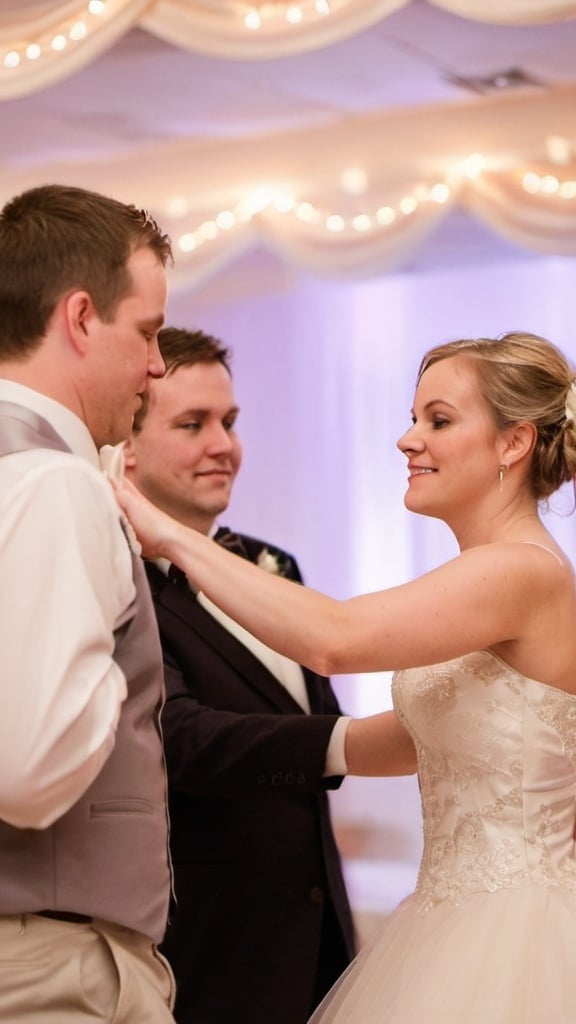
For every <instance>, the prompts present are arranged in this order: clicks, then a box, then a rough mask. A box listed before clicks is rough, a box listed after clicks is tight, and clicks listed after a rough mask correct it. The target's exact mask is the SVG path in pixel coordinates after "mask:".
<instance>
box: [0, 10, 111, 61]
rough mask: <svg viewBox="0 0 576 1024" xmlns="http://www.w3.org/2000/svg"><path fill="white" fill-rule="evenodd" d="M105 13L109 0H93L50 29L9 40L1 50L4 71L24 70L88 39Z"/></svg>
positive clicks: (0, 58)
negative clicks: (11, 41) (40, 33)
mask: <svg viewBox="0 0 576 1024" xmlns="http://www.w3.org/2000/svg"><path fill="white" fill-rule="evenodd" d="M105 13H106V0H89V2H88V3H85V4H83V5H82V6H79V7H78V9H77V10H76V11H75V12H74V14H73V15H71V16H70V17H68V18H67V19H66V20H65V21H62V22H61V23H60V24H59V25H57V26H56V27H55V28H53V29H52V30H51V31H50V32H44V33H43V34H42V35H40V36H37V37H36V38H33V39H21V40H18V41H15V42H13V43H11V44H9V45H8V46H7V47H6V48H5V49H3V50H1V51H0V72H1V71H5V72H14V71H17V70H20V71H23V70H25V68H26V66H27V65H29V64H30V63H33V62H35V61H39V60H42V59H48V58H52V59H53V58H54V57H55V55H57V54H60V53H62V52H63V51H64V50H66V49H68V47H69V46H74V45H75V44H78V43H81V42H82V41H83V40H85V39H86V37H87V36H88V35H89V34H90V32H91V30H92V28H93V27H94V26H95V25H96V24H97V23H98V22H99V21H101V19H102V16H103V15H104V14H105Z"/></svg>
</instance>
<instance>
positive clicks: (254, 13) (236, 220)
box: [0, 0, 576, 284]
mask: <svg viewBox="0 0 576 1024" xmlns="http://www.w3.org/2000/svg"><path fill="white" fill-rule="evenodd" d="M410 8H412V9H413V12H415V13H416V14H418V13H419V14H420V15H421V16H426V15H428V17H431V15H432V13H433V12H435V14H434V18H436V19H437V20H438V23H439V24H441V25H442V26H445V36H446V38H445V39H444V40H443V44H444V47H445V48H447V50H448V51H449V49H450V38H449V34H450V32H451V30H452V28H454V30H458V32H460V33H461V32H462V23H461V21H460V19H467V20H468V23H469V25H470V26H474V25H476V28H477V32H478V36H480V28H479V24H478V23H489V24H491V25H492V26H495V25H498V26H501V27H499V28H498V29H496V28H493V29H492V31H493V32H499V41H500V42H501V46H500V50H499V53H500V60H499V68H502V67H504V68H506V67H511V66H513V63H514V60H515V59H516V49H515V46H516V45H517V41H518V37H517V35H514V38H512V35H510V33H512V29H511V28H510V27H505V26H532V29H531V35H530V40H531V41H532V44H533V45H532V51H531V56H532V62H533V63H534V62H535V64H536V65H538V60H537V59H536V57H535V54H536V52H537V50H538V44H539V43H540V46H541V49H545V47H546V38H548V37H545V33H546V32H547V31H550V30H548V29H546V28H540V29H538V28H536V27H534V26H537V25H541V26H550V25H553V24H554V23H558V22H562V21H566V22H569V24H567V25H566V26H564V29H565V31H566V32H567V33H568V32H569V33H571V36H570V37H568V36H567V39H569V38H571V40H572V44H573V48H572V55H573V58H574V57H576V31H575V30H576V25H575V24H574V22H573V21H572V19H576V0H420V2H418V0H300V2H299V3H298V2H286V3H278V2H261V0H255V2H250V0H246V2H244V0H242V2H240V0H212V2H206V0H156V2H150V0H66V2H59V3H58V2H51V3H48V2H37V0H19V2H18V3H16V2H15V0H12V2H10V0H2V2H0V131H2V128H3V126H4V128H5V127H6V121H3V120H2V118H3V116H4V117H6V118H7V117H9V116H10V115H11V118H12V120H11V124H13V125H14V127H15V126H16V122H17V120H18V119H19V118H20V117H24V118H25V117H26V116H27V114H28V112H29V111H30V110H31V109H32V107H31V104H32V103H33V102H34V99H35V97H37V96H38V95H39V94H41V93H43V92H45V93H46V97H47V98H48V99H50V98H53V97H56V96H60V95H62V92H63V89H64V88H66V89H67V90H68V96H69V97H70V96H73V95H74V92H73V91H74V89H75V88H76V86H77V85H79V84H81V83H82V82H83V81H84V80H85V79H86V76H88V75H90V74H91V73H93V71H94V69H96V68H99V67H100V66H101V67H102V68H103V69H104V66H105V65H104V62H105V61H106V60H107V59H108V55H109V56H110V60H112V58H113V56H114V54H115V53H116V52H117V50H118V48H119V47H121V46H122V45H123V41H124V40H125V38H127V37H128V34H129V32H130V30H132V36H133V35H134V31H133V30H137V31H136V37H135V38H136V43H135V44H134V45H133V46H132V49H131V53H132V55H133V57H136V55H137V50H138V43H139V42H140V43H143V42H145V39H146V35H145V33H146V34H148V37H149V38H150V37H153V38H155V39H156V43H155V44H154V45H155V46H160V43H159V42H158V40H162V45H164V44H170V46H169V47H165V49H166V51H167V52H168V53H169V52H172V48H173V47H174V48H175V47H177V48H178V49H174V50H173V53H174V55H176V54H179V55H181V54H182V51H183V50H186V51H191V53H190V55H189V57H188V58H187V59H189V61H190V65H189V66H190V69H191V73H192V69H193V68H194V67H198V63H199V61H204V64H202V65H201V68H204V69H206V68H207V67H208V64H206V61H208V62H210V61H212V60H213V59H218V60H219V61H220V64H219V65H218V66H219V67H222V66H223V63H224V62H229V67H230V69H231V70H236V69H238V68H242V69H243V68H245V67H247V66H248V64H247V63H246V62H250V63H251V65H254V63H258V62H261V65H262V67H265V68H267V69H268V72H267V73H268V75H270V68H271V67H272V65H276V66H279V65H281V64H282V62H286V64H287V65H288V64H289V63H290V61H294V60H295V59H296V55H298V54H312V53H316V52H321V51H325V50H327V51H328V52H330V53H339V54H340V55H342V54H343V53H344V52H345V51H343V50H342V46H343V45H344V41H346V40H352V39H353V38H354V37H355V36H357V35H358V33H361V32H362V31H363V32H364V33H365V36H366V38H368V34H367V29H368V27H369V26H375V27H379V26H381V25H382V24H384V23H386V24H388V25H393V24H394V25H396V26H397V25H398V24H399V21H398V18H400V17H402V16H403V15H401V14H400V13H396V12H401V11H403V9H404V13H405V14H410V13H411V11H410ZM441 11H442V12H448V14H442V15H441V14H440V12H441ZM388 19H389V20H388ZM439 19H440V20H439ZM557 27H558V26H557ZM142 29H143V30H145V32H142ZM528 31H529V30H528V29H525V30H524V34H525V35H526V33H527V32H528ZM138 33H139V35H138ZM506 33H509V35H506ZM537 33H540V35H539V36H538V35H537ZM365 36H362V35H361V36H360V37H359V38H360V39H364V38H365ZM508 38H509V39H510V46H511V48H510V55H509V57H508V54H507V49H506V45H505V44H506V40H507V39H508ZM554 38H555V39H556V40H558V39H559V36H558V35H555V37H554ZM410 42H411V39H410V36H409V33H408V34H407V35H405V36H404V38H403V40H402V44H403V47H404V51H407V50H408V49H409V46H410ZM566 45H569V44H568V43H566V41H565V46H566ZM142 48H143V51H144V52H143V59H144V60H145V59H146V46H145V45H144V46H143V47H142ZM194 54H196V55H199V54H200V55H208V56H203V57H194V56H193V55H194ZM564 56H565V54H564ZM238 62H242V63H240V64H239V63H238ZM462 63H464V64H465V63H466V62H461V63H460V64H459V65H458V66H457V69H458V73H459V75H460V76H461V75H462V74H465V73H466V71H467V67H466V66H464V67H463V66H462ZM552 63H553V61H552ZM106 66H109V67H111V68H112V67H113V64H110V65H106ZM149 66H150V67H151V68H152V66H153V65H152V64H150V65H149ZM311 67H312V65H311V64H308V65H307V68H308V69H310V68H311ZM572 67H573V74H572V73H570V74H568V75H567V74H563V75H562V74H561V75H559V76H557V77H556V76H555V77H554V80H553V81H552V82H551V83H550V75H548V77H547V78H546V80H545V81H543V82H542V87H538V82H536V84H535V85H533V86H532V87H531V86H530V83H528V85H527V86H526V87H524V88H521V89H516V90H514V91H513V92H512V91H510V92H506V91H502V92H501V93H494V94H492V95H480V96H474V97H473V98H472V97H470V98H468V97H467V98H465V99H463V98H461V97H464V96H465V95H466V94H464V93H460V94H455V95H454V94H452V95H450V96H449V97H448V99H449V102H440V103H436V102H432V103H429V104H426V105H422V104H418V103H417V102H416V103H414V102H412V103H409V104H407V105H404V104H402V102H401V103H400V105H399V106H398V107H394V105H392V106H390V105H388V106H385V107H381V108H378V107H376V108H375V107H374V106H373V104H372V103H371V102H369V101H368V102H367V103H366V105H365V108H364V109H362V108H361V107H356V109H353V110H352V111H351V110H350V109H348V108H346V107H344V109H343V110H341V111H340V110H338V104H335V109H332V110H330V109H328V110H325V111H324V113H323V114H322V111H321V113H320V115H318V114H316V115H315V116H313V117H311V118H310V117H309V116H305V117H304V118H303V121H302V125H303V127H301V128H299V129H298V130H295V128H296V125H297V123H298V122H297V120H296V122H295V123H291V124H290V128H291V130H290V131H285V130H281V128H282V127H283V126H282V125H281V126H280V129H279V130H276V131H274V132H271V131H269V130H267V131H264V132H262V131H260V132H244V133H243V134H242V133H241V134H238V133H237V132H234V130H233V128H232V129H230V130H229V131H228V132H227V133H222V132H221V131H215V132H214V133H211V132H210V129H209V121H207V122H206V124H205V125H204V126H203V127H202V129H201V130H200V131H195V132H190V133H189V134H187V132H186V130H185V129H184V130H183V131H180V132H178V133H177V135H176V137H170V133H169V132H166V137H164V138H163V137H162V135H163V132H162V123H161V118H160V124H158V125H157V130H156V137H155V139H154V141H153V142H152V143H151V142H150V141H149V137H148V136H146V134H145V136H144V138H143V139H142V140H140V139H139V138H138V137H131V138H130V139H129V140H128V139H126V140H125V144H124V145H119V146H117V147H116V148H115V150H114V151H110V152H106V153H104V152H100V153H98V154H95V155H93V156H92V155H91V156H90V158H89V159H86V158H83V156H82V154H78V153H76V154H75V157H74V159H72V160H71V159H70V158H69V156H68V157H67V158H66V159H65V160H62V159H54V158H53V154H55V155H57V156H59V155H60V150H59V147H58V139H57V138H55V139H54V149H53V151H51V152H50V158H49V159H45V158H44V159H42V158H38V156H35V157H34V156H32V154H33V153H34V137H32V138H31V139H30V140H29V143H28V141H27V143H26V158H24V157H23V156H21V157H20V158H19V159H15V158H14V157H15V153H11V152H10V138H9V136H8V139H7V138H6V131H5V130H4V132H3V134H4V140H5V141H4V144H3V146H2V147H1V148H0V161H1V162H2V176H1V179H0V180H1V187H0V192H1V195H0V198H1V199H2V201H4V200H5V199H6V198H7V197H8V196H9V195H11V194H12V193H14V192H17V191H19V190H20V189H21V188H23V187H27V186H28V185H33V184H36V183H38V182H41V181H46V180H60V181H67V182H70V183H77V184H82V185H85V186H87V187H94V188H99V189H100V190H102V191H107V192H109V193H111V194H114V195H117V196H118V197H120V198H125V199H127V200H130V201H131V200H137V201H138V202H140V203H142V204H146V205H148V206H149V207H150V209H151V210H152V211H153V212H154V213H155V214H156V215H157V216H158V218H159V220H160V221H161V223H162V224H163V225H165V226H166V228H167V230H169V232H170V234H171V235H172V237H173V239H174V242H175V248H176V250H177V267H176V278H177V280H179V281H180V282H182V283H186V284H187V283H194V282H197V281H200V280H201V279H203V278H205V277H206V276H207V275H209V274H211V273H212V272H213V271H214V270H215V269H216V268H218V267H219V266H221V265H222V264H223V263H224V262H225V261H227V260H229V259H230V258H231V257H232V256H233V255H234V254H236V253H238V252H239V251H240V250H242V249H244V248H247V247H250V246H251V245H252V244H254V242H256V241H259V240H260V241H262V240H264V242H265V244H266V245H267V246H269V247H271V248H273V249H276V250H277V251H278V252H280V253H281V254H282V255H283V256H284V257H285V258H286V259H288V260H290V261H291V262H293V263H296V264H298V265H300V266H302V267H305V268H307V269H310V270H312V271H314V272H316V273H320V274H331V275H344V276H348V277H350V276H368V275H370V274H374V273H381V272H383V271H385V270H387V269H390V268H392V267H395V266H398V265H400V264H401V263H402V262H403V261H404V260H405V259H406V257H407V256H408V254H409V253H411V252H413V251H414V249H415V248H417V247H418V245H419V244H420V243H421V242H422V240H423V239H424V238H427V237H428V236H430V235H431V234H432V233H433V232H434V230H435V228H436V226H437V225H438V224H439V223H440V221H442V220H443V219H444V218H446V217H447V216H448V215H449V213H450V211H451V210H453V209H454V208H455V207H457V206H459V207H462V208H463V209H465V210H466V211H468V212H469V213H471V214H472V215H473V217H475V218H478V219H479V220H481V221H482V222H483V223H484V224H486V225H488V226H489V228H490V229H491V230H492V231H494V232H495V233H497V234H499V235H500V236H502V237H504V238H506V239H508V240H509V241H511V242H513V243H514V244H516V245H519V246H524V247H526V248H528V249H531V250H534V251H538V252H548V253H557V254H562V255H572V256H573V255H576V161H575V153H576V62H575V61H574V59H573V60H572ZM83 68H84V69H85V70H84V71H82V69H83ZM381 68H382V76H385V75H386V74H390V73H391V72H390V69H389V68H387V67H385V66H384V65H383V64H382V65H381ZM549 68H550V64H548V71H549ZM495 70H498V68H496V69H495ZM570 71H571V72H572V68H571V69H570ZM335 73H336V74H337V76H338V77H337V82H338V89H339V95H342V93H343V92H344V91H345V89H346V86H347V76H348V75H349V85H350V91H351V94H352V93H354V91H355V90H356V89H357V88H358V87H357V79H358V77H359V75H361V69H360V70H359V67H358V65H356V68H355V69H350V68H348V67H346V66H345V65H344V66H342V67H341V68H339V69H338V68H336V72H335ZM190 82H191V88H192V89H194V86H195V84H196V85H198V84H199V87H200V88H202V71H200V74H199V76H198V78H197V79H196V80H194V79H193V78H191V79H190ZM58 83H61V84H60V92H59V86H58ZM305 85H306V83H303V84H302V88H303V91H304V96H305V95H306V94H305ZM163 88H164V82H163V81H162V79H161V78H160V79H157V80H156V82H155V90H156V93H157V96H158V100H159V107H160V108H161V100H162V90H163ZM367 92H368V93H369V92H370V89H369V88H368V90H367ZM203 96H204V97H205V101H206V105H207V107H208V108H209V106H210V95H209V94H204V93H203ZM122 98H123V97H122V87H120V91H119V92H118V95H117V100H115V99H114V98H112V100H111V101H110V100H108V103H107V109H108V113H109V117H110V119H111V121H113V120H114V116H115V105H116V102H117V103H118V104H119V105H120V104H121V102H122ZM48 99H47V100H46V102H48ZM82 102H83V101H82V90H80V92H79V102H78V111H77V112H76V121H77V124H78V123H79V122H80V120H81V118H82ZM52 107H54V102H52ZM309 108H310V104H308V110H307V109H306V103H305V104H304V112H305V115H307V114H309ZM351 113H352V116H350V114H351ZM87 117H88V115H87ZM230 122H231V123H233V118H232V117H231V118H230ZM20 130H21V131H22V130H23V129H22V126H21V125H20ZM211 135H212V137H210V136H211ZM47 153H48V150H45V151H44V155H45V156H46V154H47Z"/></svg>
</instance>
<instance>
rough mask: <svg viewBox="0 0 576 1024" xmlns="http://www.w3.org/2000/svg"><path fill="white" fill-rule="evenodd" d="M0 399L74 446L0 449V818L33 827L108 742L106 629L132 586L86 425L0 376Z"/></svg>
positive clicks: (68, 794)
mask: <svg viewBox="0 0 576 1024" xmlns="http://www.w3.org/2000/svg"><path fill="white" fill-rule="evenodd" d="M0 401H7V402H13V403H16V404H18V405H21V406H24V407H26V408H27V409H30V410H32V411H33V412H35V413H37V414H38V415H40V416H42V417H43V418H44V419H45V420H47V421H48V422H49V423H50V424H51V426H52V427H53V428H54V430H56V432H57V433H58V434H59V435H60V436H61V437H62V438H63V440H64V441H65V443H66V444H67V445H68V447H69V448H70V449H71V451H72V452H73V453H74V456H75V457H71V456H70V454H69V453H63V452H59V451H50V450H46V449H41V450H40V449H38V450H36V449H35V450H30V451H24V452H19V453H13V454H10V455H7V456H5V457H3V458H0V579H1V580H2V586H1V587H0V631H1V633H0V650H1V652H2V653H1V657H2V686H1V688H0V817H1V818H3V819H4V820H6V821H7V822H9V823H10V824H11V825H15V826H17V827H21V828H42V827H46V826H48V825H49V824H51V823H52V822H53V821H54V820H55V819H57V818H59V817H60V816H61V815H62V814H64V813H65V812H66V811H67V810H68V809H69V808H70V807H71V806H72V805H73V804H74V803H75V802H76V801H77V799H78V798H79V797H80V796H81V794H82V793H83V792H84V791H85V790H86V789H87V787H88V786H89V784H90V783H91V782H92V781H93V779H94V778H95V777H96V775H97V774H98V772H99V771H100V769H101V767H102V765H103V763H104V761H105V760H106V758H107V757H108V755H109V753H110V751H111V750H112V747H113V745H114V735H115V731H116V727H117V723H118V718H119V714H120V707H121V704H122V701H123V700H124V699H125V697H126V681H125V679H124V675H123V673H122V672H121V670H120V669H119V667H118V666H117V665H116V663H115V662H114V660H113V651H114V637H113V631H114V629H115V628H116V627H117V626H118V625H119V624H120V623H121V622H122V620H123V618H124V617H125V616H126V613H127V612H128V611H129V609H130V606H131V604H132V602H133V600H134V596H135V588H134V583H133V579H132V568H131V557H130V551H129V548H128V544H127V543H126V538H125V536H124V534H123V532H122V529H121V526H120V520H119V512H118V508H117V506H116V502H115V499H114V496H113V494H112V491H111V488H110V485H109V483H108V481H107V480H106V479H105V478H104V476H103V474H102V473H101V471H100V469H99V461H98V453H97V450H96V448H95V446H94V443H93V441H92V438H91V437H90V434H89V432H88V430H87V428H86V426H85V424H84V423H82V421H81V420H80V419H78V417H77V416H75V415H74V414H73V413H72V412H71V411H70V410H69V409H66V408H65V407H64V406H62V405H60V404H59V403H58V402H55V401H53V400H52V399H49V398H47V397H46V396H44V395H41V394H39V393H38V392H36V391H32V390H31V389H29V388H27V387H23V386H22V385H19V384H16V383H13V382H12V381H7V380H0Z"/></svg>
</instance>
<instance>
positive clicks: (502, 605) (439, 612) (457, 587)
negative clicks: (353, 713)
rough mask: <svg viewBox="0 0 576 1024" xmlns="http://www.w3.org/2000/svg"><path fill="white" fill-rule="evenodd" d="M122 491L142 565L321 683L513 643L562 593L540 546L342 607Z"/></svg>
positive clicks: (484, 554)
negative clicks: (168, 573) (190, 589)
mask: <svg viewBox="0 0 576 1024" xmlns="http://www.w3.org/2000/svg"><path fill="white" fill-rule="evenodd" d="M116 490H117V495H118V500H119V502H120V504H121V505H122V507H123V508H124V510H125V511H126V513H127V515H128V517H129V519H130V520H131V521H132V524H133V526H134V528H135V530H136V533H137V534H138V536H139V538H140V541H141V543H142V545H143V551H144V554H145V556H146V557H148V558H157V557H159V556H164V557H166V558H169V559H170V560H171V561H172V562H174V563H175V564H176V565H178V566H180V568H181V569H183V570H184V572H185V573H186V574H187V575H188V577H189V578H190V580H191V582H192V584H193V585H194V586H195V587H196V588H197V589H199V590H202V591H203V592H204V593H206V595H207V596H208V597H209V598H210V599H211V600H212V601H213V602H214V603H215V604H216V605H218V606H219V607H220V608H222V609H223V610H224V611H225V612H226V613H227V614H228V615H230V616H231V618H233V619H235V620H236V621H237V622H239V623H240V624H241V625H242V626H244V627H245V628H246V629H248V630H249V631H250V632H251V633H253V634H254V635H255V636H257V637H258V638H259V639H260V640H262V641H263V642H264V643H266V644H268V646H270V647H272V648H273V649H274V650H277V651H279V652H280V653H281V654H285V655H287V656H288V657H290V658H292V659H293V660H294V661H296V662H298V663H299V664H301V665H307V666H309V667H310V668H312V669H314V670H315V671H317V672H319V673H321V674H323V675H333V674H337V673H345V672H374V671H379V670H383V669H390V668H394V669H396V668H409V667H414V666H417V665H425V664H434V663H437V662H440V661H447V660H449V659H450V658H455V657H459V656H461V655H462V654H465V653H467V652H469V651H474V650H479V649H481V648H484V647H489V646H491V645H492V644H494V643H497V642H499V641H503V640H510V639H515V638H517V637H518V636H520V635H524V633H526V632H527V631H528V630H530V628H531V621H532V619H531V616H532V615H533V614H534V612H535V611H536V612H537V610H538V608H539V607H540V606H541V603H542V601H543V600H546V599H547V597H548V595H549V593H550V592H551V591H553V589H554V586H555V585H556V584H555V582H554V581H553V580H552V579H551V578H550V577H551V576H552V575H553V573H554V565H555V562H554V560H552V559H550V558H549V556H546V554H545V553H542V552H538V549H537V548H532V549H530V550H529V549H528V547H527V545H524V544H488V545H483V546H482V547H479V548H473V549H470V550H468V551H466V552H464V553H463V554H462V555H460V556H459V557H457V558H455V559H453V560H452V561H451V562H448V563H446V565H444V566H442V567H441V568H439V569H435V570H433V572H430V573H427V574H426V575H425V576H421V577H420V578H419V579H417V580H415V581H413V582H412V583H407V584H404V585H403V586H400V587H393V588H391V589H389V590H382V591H378V592H376V593H373V594H365V595H363V596H361V597H354V598H351V599H349V600H347V601H336V600H334V599H332V598H329V597H326V596H325V595H323V594H320V593H318V591H314V590H312V589H310V588H308V587H302V586H301V585H300V584H297V583H293V582H291V581H289V580H285V579H282V578H280V577H278V576H274V575H273V574H271V573H265V572H262V570H261V569H260V568H258V567H256V566H254V565H252V564H251V563H249V562H247V561H246V560H245V559H241V558H238V557H237V556H236V555H233V554H231V553H230V552H227V551H225V550H224V549H223V548H221V547H220V546H219V545H217V544H215V543H214V542H213V541H212V540H210V539H208V538H207V537H205V536H203V535H202V534H200V533H197V532H195V531H194V530H191V529H189V528H188V527H185V526H183V525H182V524H181V523H178V522H176V521H175V520H173V519H171V518H170V517H169V516H167V515H165V514H164V513H163V512H160V511H158V509H156V508H155V507H154V506H153V505H151V504H150V502H148V501H147V500H146V499H145V498H144V497H143V496H142V495H141V494H140V493H139V492H138V491H137V490H136V489H135V488H133V487H132V486H131V485H130V484H128V483H126V484H125V485H123V486H122V487H120V488H118V487H117V488H116ZM542 558H545V559H546V562H547V565H546V572H544V573H543V572H542V562H541V559H542ZM548 563H550V565H548ZM561 571H562V570H561V569H560V568H558V569H557V572H561ZM543 578H544V580H545V585H543Z"/></svg>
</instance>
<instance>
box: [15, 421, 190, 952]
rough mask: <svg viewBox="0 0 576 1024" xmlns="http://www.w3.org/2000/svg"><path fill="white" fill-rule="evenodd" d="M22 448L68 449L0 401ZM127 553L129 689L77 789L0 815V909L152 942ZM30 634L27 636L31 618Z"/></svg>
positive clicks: (120, 638) (151, 729)
mask: <svg viewBox="0 0 576 1024" xmlns="http://www.w3.org/2000/svg"><path fill="white" fill-rule="evenodd" d="M30 448H52V449H56V450H61V451H69V449H68V448H67V446H66V444H65V443H64V441H63V440H62V438H60V437H59V436H58V434H56V432H55V431H54V430H53V429H52V427H51V426H50V425H49V424H48V423H47V422H46V420H43V419H42V418H41V417H39V416H37V415H36V414H35V413H33V412H30V410H28V409H26V408H24V407H23V406H19V405H15V404H12V403H11V402H1V401H0V456H3V455H8V454H11V453H14V452H18V451H25V450H27V449H30ZM132 561H133V573H134V582H135V585H136V591H137V596H136V599H135V601H134V604H133V605H132V606H131V607H130V608H129V609H128V610H127V612H126V616H125V621H124V622H123V623H122V624H121V626H120V627H119V628H118V629H117V631H116V633H115V641H116V644H115V649H114V660H115V661H116V662H117V664H118V665H119V666H120V668H121V669H122V671H123V673H124V675H125V676H126V680H127V685H128V697H127V699H126V700H125V702H124V704H123V705H122V712H121V715H120V721H119V725H118V731H117V733H116V742H115V746H114V749H113V751H112V753H111V755H110V757H109V758H108V760H107V761H106V763H105V764H104V766H103V768H102V770H101V771H100V774H99V775H98V777H97V778H96V779H95V780H94V782H93V783H92V785H91V786H90V787H89V788H88V789H87V790H86V792H85V793H84V794H83V796H82V797H80V799H79V800H78V802H77V803H76V804H74V806H73V807H72V808H71V810H69V811H68V812H67V813H66V814H64V815H63V816H62V817H61V818H59V819H58V820H57V821H56V822H55V823H54V824H53V825H51V826H50V827H49V828H47V829H41V830H40V829H19V828H13V827H12V826H11V825H8V824H7V823H6V822H3V821H0V914H21V913H33V912H34V911H39V910H62V911H75V912H76V913H81V914H88V915H90V916H92V917H99V918H103V919H105V920H108V921H113V922H115V923H116V924H121V925H125V926H126V927H128V928H134V929H136V930H137V931H139V932H142V933H143V934H145V935H149V936H151V938H153V939H154V940H155V941H157V942H158V941H160V939H161V938H162V936H163V934H164V928H165V924H166V916H167V911H168V899H169V892H170V867H169V856H168V822H167V811H166V781H165V770H164V759H163V753H162V742H161V737H160V728H159V713H160V707H161V700H162V667H161V666H162V658H161V651H160V643H159V639H158V629H157V625H156V618H155V614H154V609H153V606H152V601H151V598H150V594H149V590H148V583H147V580H146V575H145V572H144V567H143V564H142V561H141V559H140V558H138V557H137V556H135V555H133V556H132ZM2 585H3V586H9V585H10V582H9V580H2ZM110 586H114V580H110ZM29 632H30V637H31V642H33V632H34V623H33V622H30V624H29ZM0 650H1V645H0ZM2 682H3V685H4V686H10V685H11V683H10V680H9V679H4V680H2ZM15 699H17V695H16V696H15Z"/></svg>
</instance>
